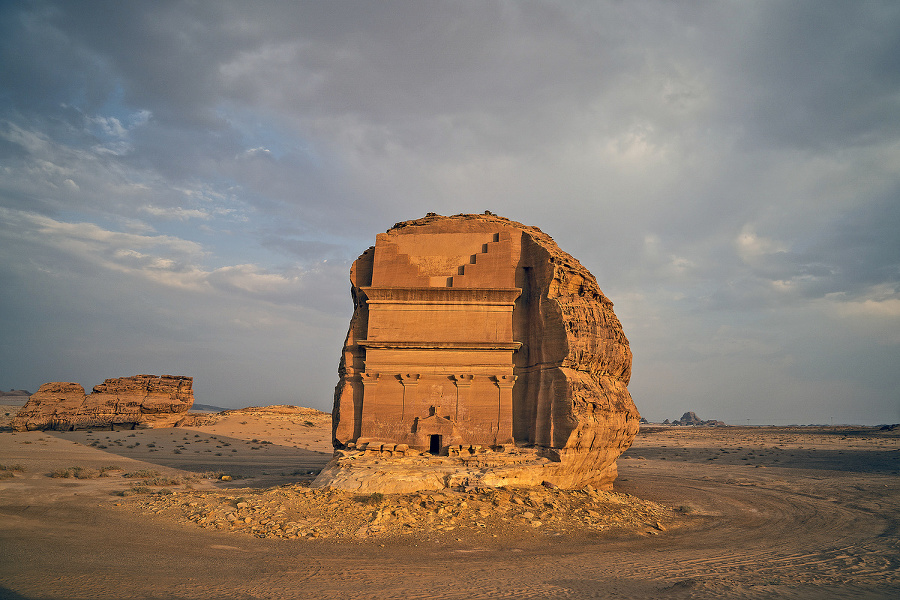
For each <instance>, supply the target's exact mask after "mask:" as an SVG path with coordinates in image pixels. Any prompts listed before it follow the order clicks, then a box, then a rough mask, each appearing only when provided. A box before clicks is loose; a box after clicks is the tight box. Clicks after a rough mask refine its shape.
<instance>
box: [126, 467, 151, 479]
mask: <svg viewBox="0 0 900 600" xmlns="http://www.w3.org/2000/svg"><path fill="white" fill-rule="evenodd" d="M122 477H128V478H129V479H148V478H151V477H159V471H155V470H153V469H141V470H140V471H132V472H130V473H125V474H124V475H123V476H122Z"/></svg>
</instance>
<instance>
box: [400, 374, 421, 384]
mask: <svg viewBox="0 0 900 600" xmlns="http://www.w3.org/2000/svg"><path fill="white" fill-rule="evenodd" d="M419 377H420V375H419V374H418V373H400V383H402V384H403V385H404V386H407V385H418V384H419Z"/></svg>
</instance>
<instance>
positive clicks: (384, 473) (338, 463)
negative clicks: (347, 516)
mask: <svg viewBox="0 0 900 600" xmlns="http://www.w3.org/2000/svg"><path fill="white" fill-rule="evenodd" d="M545 454H547V453H546V452H545V451H544V450H543V449H540V448H515V447H512V448H510V447H500V448H497V449H492V448H484V447H479V446H468V447H463V446H460V447H451V448H450V452H449V455H448V456H434V455H432V454H429V453H426V452H419V451H417V450H413V449H410V448H408V447H407V446H405V445H404V444H378V445H377V446H376V445H374V444H369V447H367V448H365V449H353V450H337V451H336V452H335V454H334V458H332V459H331V462H329V463H328V465H327V466H326V467H325V468H324V469H323V470H322V472H321V473H320V474H319V476H318V477H317V478H316V480H315V481H314V482H313V484H312V487H313V488H331V489H337V490H346V491H351V492H358V493H364V494H372V493H382V494H409V493H413V492H420V491H435V490H443V489H463V490H465V489H484V488H500V487H536V486H541V485H543V486H545V487H559V488H581V487H584V486H586V485H591V486H593V487H594V488H596V489H600V490H611V489H612V486H613V481H615V478H616V474H617V469H616V463H615V462H613V463H612V464H611V465H609V466H608V467H606V468H605V469H602V470H599V471H598V470H597V469H596V468H595V465H596V460H593V459H592V457H590V456H582V455H583V454H587V453H569V454H565V453H563V454H560V453H558V452H553V454H552V457H548V456H546V455H545Z"/></svg>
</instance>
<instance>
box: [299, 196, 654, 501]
mask: <svg viewBox="0 0 900 600" xmlns="http://www.w3.org/2000/svg"><path fill="white" fill-rule="evenodd" d="M350 278H351V284H352V289H351V295H352V297H353V300H354V313H353V317H352V319H351V322H350V328H349V331H348V334H347V340H346V342H345V346H344V352H343V355H342V358H341V364H340V368H339V375H340V381H339V383H338V385H337V388H336V391H335V404H334V410H333V431H334V444H335V447H336V448H337V453H336V456H335V459H334V460H333V461H332V464H331V465H329V467H328V468H326V469H325V471H323V474H322V475H321V476H320V478H319V479H318V480H317V482H316V485H320V486H325V485H328V486H332V487H341V488H344V489H359V490H366V491H379V486H381V487H382V488H383V489H385V491H410V490H411V489H416V486H421V487H420V488H419V489H428V488H435V487H441V486H449V485H451V482H453V483H455V484H458V485H516V484H527V485H532V484H540V483H541V482H543V481H546V482H547V483H549V484H554V485H557V486H560V487H577V486H582V485H586V484H592V485H594V486H595V487H599V488H602V489H609V488H611V486H612V482H613V480H614V479H615V477H616V462H615V461H616V458H617V457H618V456H619V455H620V454H621V453H622V452H624V451H625V450H626V449H627V448H628V447H629V446H630V445H631V441H632V439H633V438H634V435H635V434H636V433H637V431H638V427H639V424H638V421H639V419H640V415H639V414H638V411H637V409H636V408H635V406H634V403H633V401H632V399H631V396H630V394H629V393H628V389H627V385H628V381H629V379H630V377H631V350H630V349H629V346H628V340H627V339H626V338H625V335H624V333H623V332H622V326H621V324H620V322H619V320H618V318H616V315H615V313H614V312H613V305H612V302H611V301H610V300H609V299H608V298H607V297H606V296H605V295H604V294H603V292H601V291H600V288H599V287H598V285H597V282H596V280H595V279H594V276H593V275H591V273H590V272H589V271H588V270H587V269H586V268H585V267H584V266H582V265H581V264H580V263H579V262H578V261H577V260H575V259H574V258H573V257H572V256H570V255H569V254H567V253H565V252H563V251H562V250H561V249H560V248H559V247H558V246H557V245H556V243H555V242H554V241H553V240H552V239H551V238H550V236H548V235H546V234H545V233H543V232H542V231H541V230H540V229H538V228H536V227H528V226H525V225H522V224H521V223H516V222H513V221H510V220H508V219H505V218H502V217H498V216H495V215H492V214H489V213H486V214H485V215H456V216H453V217H442V216H439V215H435V214H429V215H428V216H426V217H425V218H422V219H418V220H414V221H407V222H403V223H398V224H397V225H395V226H394V227H393V228H392V229H390V230H389V231H388V232H387V233H384V234H380V235H379V236H378V238H377V241H376V244H375V246H374V247H372V248H370V249H369V250H367V251H366V252H364V253H363V254H362V255H361V256H360V257H359V259H357V261H356V262H355V263H354V265H353V268H352V269H351V275H350ZM423 455H429V456H431V457H436V456H438V455H439V456H440V458H436V459H429V460H427V461H425V464H424V465H423V462H422V457H423ZM386 457H390V458H391V460H390V461H385V460H383V459H384V458H386ZM444 457H447V458H444ZM367 459H370V460H373V461H380V465H381V466H380V467H379V468H377V469H375V470H373V471H372V472H371V474H369V475H367V474H366V469H365V467H364V463H365V462H366V460H367ZM428 463H430V464H431V467H428ZM437 463H440V466H439V468H437V467H438V465H437ZM413 464H415V465H416V466H415V468H414V469H413V470H415V471H416V472H417V473H419V472H421V471H422V467H423V466H424V467H425V471H429V470H430V472H431V475H430V476H426V475H412V473H410V472H405V471H404V468H405V467H404V465H409V466H412V465H413ZM385 469H387V471H386V470H385ZM388 471H390V475H389V476H387V477H386V476H385V475H386V473H387V472H388ZM454 473H455V474H454ZM460 473H464V474H465V475H464V476H460ZM391 478H393V479H394V483H389V482H388V480H389V479H391ZM398 479H401V480H404V481H405V483H404V486H401V487H403V489H402V490H400V489H393V487H396V485H397V483H396V481H397V480H398ZM426 480H427V481H428V483H424V482H425V481H426ZM379 482H381V483H379ZM385 486H387V487H385ZM391 486H393V487H391ZM388 488H390V489H388Z"/></svg>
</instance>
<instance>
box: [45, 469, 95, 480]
mask: <svg viewBox="0 0 900 600" xmlns="http://www.w3.org/2000/svg"><path fill="white" fill-rule="evenodd" d="M50 477H53V478H56V479H72V478H74V479H96V478H97V477H100V472H99V471H97V470H95V469H88V468H86V467H69V468H67V469H54V470H53V471H52V472H51V473H50Z"/></svg>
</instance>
